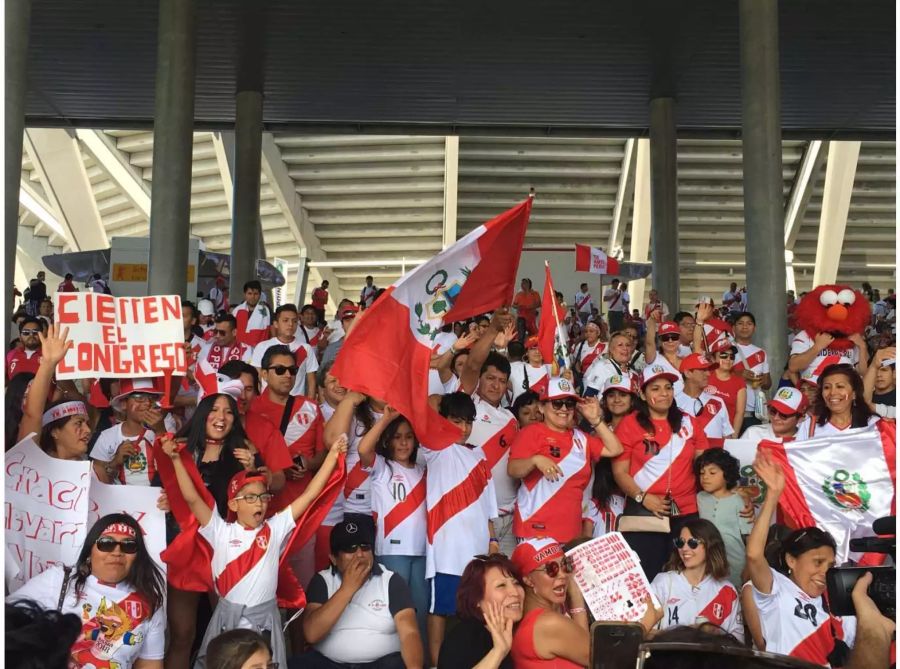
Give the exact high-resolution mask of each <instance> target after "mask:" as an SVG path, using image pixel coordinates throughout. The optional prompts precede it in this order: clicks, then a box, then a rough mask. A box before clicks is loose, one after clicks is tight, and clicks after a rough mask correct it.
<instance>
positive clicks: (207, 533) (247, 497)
mask: <svg viewBox="0 0 900 669" xmlns="http://www.w3.org/2000/svg"><path fill="white" fill-rule="evenodd" d="M162 449H163V451H164V452H165V454H166V455H168V456H169V457H170V458H172V464H173V467H174V469H175V476H176V478H177V480H178V489H179V491H180V493H181V495H182V496H183V498H184V501H185V502H186V503H187V505H188V507H189V509H190V511H191V513H193V514H194V516H195V517H196V519H197V522H198V523H199V525H200V529H199V533H200V536H202V537H203V538H204V539H205V540H206V541H207V542H208V543H209V545H210V547H211V548H212V562H211V568H212V575H213V583H214V584H215V590H216V594H217V595H218V596H219V601H218V604H217V605H216V608H215V610H214V611H213V615H212V619H211V620H210V622H209V626H208V627H207V630H206V634H205V636H204V637H203V643H202V645H201V647H200V652H199V654H198V659H197V663H196V664H195V665H194V666H195V667H198V668H200V669H202V668H203V667H204V666H205V655H206V647H207V645H208V644H209V642H210V641H211V640H212V639H213V638H214V637H216V636H218V635H219V634H221V633H222V632H223V631H227V630H230V629H236V628H238V627H241V628H247V629H253V630H256V631H258V632H260V633H262V634H268V635H269V637H270V640H271V645H272V656H273V658H274V659H275V660H276V661H278V662H279V663H280V664H281V665H282V666H287V665H286V664H285V663H286V660H287V657H286V653H285V647H284V635H283V634H282V631H281V618H280V616H279V613H278V605H277V603H276V589H277V587H278V573H279V561H280V559H281V554H282V552H283V551H284V550H285V548H287V539H288V538H289V537H290V536H291V535H292V533H293V532H294V528H295V525H296V522H297V519H298V518H299V517H300V516H301V515H302V514H303V513H304V512H305V511H306V509H307V508H308V507H309V506H310V505H311V504H312V503H313V502H314V501H315V499H316V498H317V497H318V496H319V494H320V493H321V492H322V490H323V489H324V488H325V483H326V482H327V481H328V478H329V477H330V476H331V472H332V471H333V470H334V467H335V465H336V464H337V460H338V456H339V454H340V453H346V451H347V437H346V435H341V437H340V438H338V439H337V440H336V441H335V442H334V444H332V445H331V448H330V449H329V452H328V455H327V457H326V458H325V460H324V462H323V463H322V467H321V468H320V469H319V472H318V473H317V474H316V476H315V477H314V478H313V480H312V481H311V482H310V484H309V487H308V488H307V489H306V491H305V492H304V493H303V494H302V495H300V496H299V497H297V498H296V499H295V500H294V501H293V502H291V504H290V505H289V506H288V507H287V508H285V509H283V510H281V511H279V512H278V513H276V514H275V515H274V516H272V517H271V518H269V519H266V510H267V508H268V505H269V502H271V501H272V497H273V495H272V493H270V492H269V491H268V489H267V487H266V478H265V477H264V476H262V475H261V474H260V473H259V472H256V471H252V470H245V471H242V472H238V473H237V474H235V475H234V477H232V479H231V481H229V483H228V521H226V520H224V519H223V518H222V517H221V516H220V515H219V514H218V512H217V511H216V510H215V508H214V507H210V506H209V505H208V504H207V502H206V501H205V500H204V498H203V497H201V495H200V492H199V491H198V490H197V486H196V484H195V483H194V480H195V479H194V477H198V473H197V472H196V471H193V472H189V471H188V469H187V467H186V466H185V463H184V460H183V459H182V457H181V448H180V447H179V445H178V444H177V443H176V442H175V441H174V440H173V439H171V438H170V437H169V436H168V435H167V436H164V437H163V438H162Z"/></svg>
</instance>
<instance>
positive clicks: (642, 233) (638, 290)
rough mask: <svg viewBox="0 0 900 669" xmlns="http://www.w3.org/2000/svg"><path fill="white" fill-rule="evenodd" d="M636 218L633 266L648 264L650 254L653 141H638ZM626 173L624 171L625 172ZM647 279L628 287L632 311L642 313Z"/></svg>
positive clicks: (636, 151) (636, 143)
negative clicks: (635, 263)
mask: <svg viewBox="0 0 900 669" xmlns="http://www.w3.org/2000/svg"><path fill="white" fill-rule="evenodd" d="M634 143H635V145H636V150H635V156H634V163H635V165H634V181H633V190H634V215H633V216H632V217H631V253H630V256H629V260H630V261H631V262H647V260H648V258H649V253H650V223H651V216H650V140H649V139H638V140H635V142H634ZM623 169H624V168H623ZM646 285H647V279H639V280H637V281H631V282H629V283H628V294H629V295H630V296H631V305H632V308H638V309H641V308H642V305H643V302H644V288H645V287H646Z"/></svg>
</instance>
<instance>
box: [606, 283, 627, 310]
mask: <svg viewBox="0 0 900 669" xmlns="http://www.w3.org/2000/svg"><path fill="white" fill-rule="evenodd" d="M603 301H604V302H606V309H607V311H625V300H624V296H623V295H622V292H621V291H620V290H619V289H618V288H607V289H606V291H604V293H603Z"/></svg>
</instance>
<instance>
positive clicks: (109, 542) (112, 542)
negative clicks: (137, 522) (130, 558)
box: [94, 537, 138, 555]
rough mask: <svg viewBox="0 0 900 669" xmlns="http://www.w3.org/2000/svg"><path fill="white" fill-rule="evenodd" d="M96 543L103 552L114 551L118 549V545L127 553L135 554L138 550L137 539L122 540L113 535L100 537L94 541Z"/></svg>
mask: <svg viewBox="0 0 900 669" xmlns="http://www.w3.org/2000/svg"><path fill="white" fill-rule="evenodd" d="M94 545H95V546H96V547H97V550H98V551H100V552H101V553H112V552H113V551H114V550H116V546H118V547H119V548H121V549H122V552H123V553H125V554H126V555H134V554H135V553H137V550H138V545H137V541H136V540H135V539H122V541H117V540H116V539H113V538H112V537H100V538H99V539H97V541H95V542H94Z"/></svg>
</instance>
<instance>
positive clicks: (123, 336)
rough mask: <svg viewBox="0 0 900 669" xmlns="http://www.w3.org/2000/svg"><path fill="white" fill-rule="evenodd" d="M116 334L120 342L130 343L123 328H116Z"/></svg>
mask: <svg viewBox="0 0 900 669" xmlns="http://www.w3.org/2000/svg"><path fill="white" fill-rule="evenodd" d="M116 333H117V334H118V341H120V342H122V343H125V342H127V341H128V337H126V336H125V335H124V334H123V333H122V326H116Z"/></svg>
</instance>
